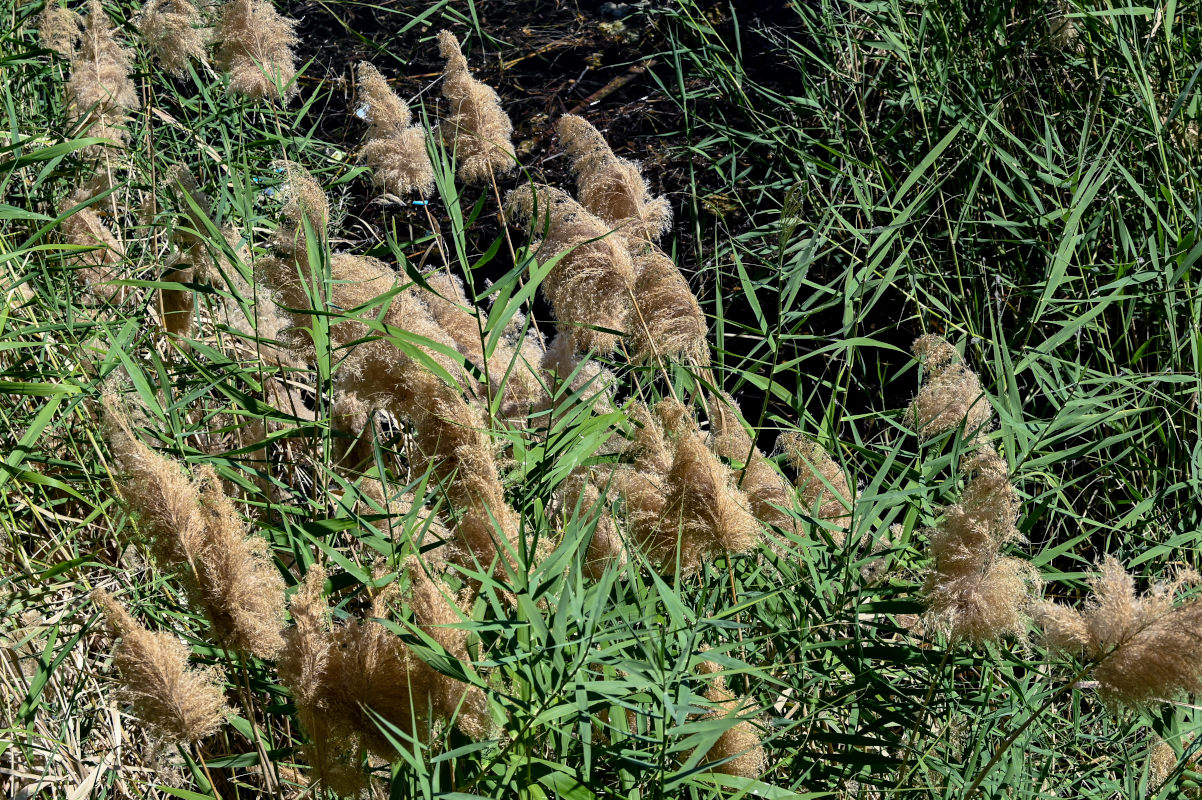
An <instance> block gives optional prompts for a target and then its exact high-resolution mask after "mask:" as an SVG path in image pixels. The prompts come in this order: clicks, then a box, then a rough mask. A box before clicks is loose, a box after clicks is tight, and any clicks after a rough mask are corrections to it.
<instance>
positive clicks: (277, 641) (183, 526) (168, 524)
mask: <svg viewBox="0 0 1202 800" xmlns="http://www.w3.org/2000/svg"><path fill="white" fill-rule="evenodd" d="M108 409H109V410H108V427H109V440H110V442H111V445H112V449H113V454H114V456H115V457H116V459H117V464H118V467H119V468H120V470H121V471H122V473H124V476H125V481H124V482H123V483H122V484H121V496H122V499H123V500H124V501H125V502H126V504H127V505H128V506H129V507H130V509H131V510H132V511H134V512H136V513H137V514H138V515H139V517H140V518H141V520H142V523H143V525H144V526H145V527H146V528H147V532H148V533H149V534H150V536H151V540H152V543H153V544H154V548H155V552H156V553H157V554H158V555H159V557H160V558H162V559H163V560H164V561H166V562H167V563H168V564H169V565H171V566H178V567H183V568H185V569H184V580H185V585H186V586H187V587H188V590H189V595H190V597H191V598H192V599H193V601H194V602H196V604H197V605H198V606H200V608H201V609H203V610H204V612H205V615H206V616H207V617H208V618H209V621H210V622H211V623H212V625H213V631H214V633H215V634H216V636H217V637H218V639H219V640H220V641H221V642H222V643H223V644H226V645H228V646H230V647H233V648H234V649H236V650H238V651H240V652H244V653H250V654H252V655H256V656H260V657H262V658H270V657H272V656H274V655H275V654H276V652H278V651H279V649H280V647H281V646H282V645H283V639H282V638H281V627H282V625H283V616H284V584H283V580H282V579H281V578H280V575H279V573H278V571H276V569H275V567H274V565H272V563H271V561H270V558H269V555H268V549H267V543H266V541H264V540H263V539H260V538H258V537H252V536H248V535H247V532H246V529H245V526H244V525H243V523H242V521H241V519H240V518H239V516H238V513H237V511H236V510H235V508H234V505H233V503H232V502H231V501H230V499H229V498H228V497H227V496H226V495H225V493H224V491H222V489H221V484H220V481H219V479H218V478H217V475H216V473H214V472H213V471H212V468H209V467H206V468H202V469H201V470H200V472H199V474H198V477H197V479H195V480H193V479H192V478H189V477H188V476H186V475H184V474H183V471H182V469H181V468H180V465H179V464H178V463H176V462H174V461H172V460H171V459H169V458H167V457H165V456H162V455H159V454H158V453H155V452H154V451H152V450H151V449H150V448H148V447H146V445H144V444H142V443H141V442H140V441H138V439H137V438H136V437H135V436H134V434H133V432H132V430H131V429H130V426H129V422H128V420H127V419H126V418H125V417H124V416H123V415H122V414H121V413H120V412H119V411H117V410H116V407H115V404H114V403H112V402H111V401H110V402H109V404H108Z"/></svg>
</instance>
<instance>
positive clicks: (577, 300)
mask: <svg viewBox="0 0 1202 800" xmlns="http://www.w3.org/2000/svg"><path fill="white" fill-rule="evenodd" d="M506 207H507V209H508V212H509V215H510V219H511V220H517V221H521V220H528V221H530V222H531V224H532V227H533V229H534V232H535V234H536V235H541V236H542V240H541V242H540V243H539V245H538V250H537V255H538V259H539V261H540V262H542V263H546V262H547V261H548V260H550V259H552V258H554V257H556V256H559V261H558V262H557V263H556V264H555V266H554V267H553V268H552V269H551V272H550V274H548V275H547V277H546V279H545V280H544V281H543V283H542V291H543V294H544V295H545V296H546V298H547V300H548V301H549V302H550V303H551V307H552V309H553V310H554V312H555V319H556V322H557V323H558V325H559V331H560V333H561V334H565V335H567V336H568V337H570V339H571V342H572V345H573V346H574V347H575V349H576V350H579V351H586V350H594V351H596V352H598V353H609V352H612V351H613V350H614V348H615V347H616V346H617V343H618V335H619V334H620V333H622V332H624V331H626V330H627V327H628V325H629V321H630V315H631V291H632V289H633V286H634V278H635V271H634V264H633V263H632V261H631V259H630V254H629V253H628V252H627V251H626V248H625V247H624V246H623V243H622V241H621V239H620V237H618V236H616V235H609V234H610V228H608V227H607V226H606V225H605V223H604V222H602V221H601V220H600V219H598V218H597V217H595V216H593V215H592V214H590V213H589V212H588V211H587V210H585V209H584V208H583V207H582V206H581V205H580V204H579V203H577V202H576V201H575V200H573V199H572V198H571V197H569V196H568V195H567V194H566V193H565V192H562V191H560V190H559V189H555V188H553V187H550V186H536V187H531V186H528V185H527V186H519V187H518V188H516V189H514V190H513V191H511V192H510V193H509V196H508V197H507V198H506Z"/></svg>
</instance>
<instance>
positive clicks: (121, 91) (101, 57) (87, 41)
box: [67, 0, 141, 156]
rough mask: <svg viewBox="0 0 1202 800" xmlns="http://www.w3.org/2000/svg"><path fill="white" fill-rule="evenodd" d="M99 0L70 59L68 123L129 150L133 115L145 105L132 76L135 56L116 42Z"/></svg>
mask: <svg viewBox="0 0 1202 800" xmlns="http://www.w3.org/2000/svg"><path fill="white" fill-rule="evenodd" d="M115 34H116V29H115V28H114V27H113V24H112V23H111V22H110V21H109V18H108V14H107V13H105V10H104V6H103V5H102V4H101V2H100V0H88V15H87V17H85V18H84V30H83V37H82V40H81V43H80V46H79V49H78V50H76V51H75V56H74V58H72V59H71V77H70V78H69V79H68V81H67V120H68V122H71V123H76V124H80V125H81V126H82V127H84V128H85V129H86V132H85V135H87V136H97V137H100V138H103V139H110V140H112V141H113V142H114V143H115V144H116V145H117V146H118V147H124V146H125V144H126V142H127V141H128V140H129V128H128V124H129V121H130V114H131V113H132V112H133V111H135V110H136V109H137V108H138V107H139V106H140V105H141V104H140V102H139V100H138V92H137V88H136V87H135V86H134V82H133V80H132V79H131V78H130V76H129V73H130V68H131V66H132V64H133V59H134V54H133V51H132V50H130V49H129V48H128V47H125V46H124V45H122V44H121V43H120V42H118V41H117V38H116V35H115ZM104 149H105V145H102V144H101V145H92V146H90V147H88V148H86V149H85V151H84V152H85V154H86V155H90V156H99V155H100V154H102V153H103V152H104Z"/></svg>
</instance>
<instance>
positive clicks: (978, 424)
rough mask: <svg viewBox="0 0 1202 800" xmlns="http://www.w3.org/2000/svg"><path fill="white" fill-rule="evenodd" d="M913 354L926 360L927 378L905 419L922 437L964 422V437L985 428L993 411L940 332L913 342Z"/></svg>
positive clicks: (975, 381) (975, 379)
mask: <svg viewBox="0 0 1202 800" xmlns="http://www.w3.org/2000/svg"><path fill="white" fill-rule="evenodd" d="M913 351H914V355H916V356H917V357H918V358H920V359H924V360H925V364H926V369H927V380H926V382H925V383H924V384H923V386H922V389H921V390H919V392H918V396H917V397H915V398H914V402H913V403H912V404H911V405H910V408H909V410H908V411H907V412H906V419H907V420H908V421H909V422H910V423H911V424H912V425H913V426H914V430H915V431H917V433H918V435H919V436H920V437H921V438H923V439H930V438H932V437H935V436H938V435H939V434H941V433H946V432H947V431H950V430H955V429H956V428H959V427H960V426H963V430H964V435H965V436H966V437H970V438H971V437H976V436H977V435H979V434H980V433H982V432H983V431H984V428H985V425H986V423H987V422H988V421H989V418H990V416H992V414H993V409H992V408H991V407H990V405H989V400H988V398H986V397H985V394H984V391H983V390H982V389H981V381H980V380H979V379H978V378H977V375H976V373H975V372H973V371H972V370H970V369H969V368H968V367H966V366H964V365H963V364H962V363H960V355H959V354H958V353H957V352H956V348H954V347H952V346H951V345H950V344H948V342H947V340H945V339H944V338H943V337H941V336H935V335H927V336H922V337H919V338H918V339H917V340H916V341H915V342H914V347H913Z"/></svg>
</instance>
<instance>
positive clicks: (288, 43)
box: [214, 0, 297, 100]
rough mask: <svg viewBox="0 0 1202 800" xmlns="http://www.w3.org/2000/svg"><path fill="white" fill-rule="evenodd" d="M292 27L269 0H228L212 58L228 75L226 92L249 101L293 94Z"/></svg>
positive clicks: (293, 57)
mask: <svg viewBox="0 0 1202 800" xmlns="http://www.w3.org/2000/svg"><path fill="white" fill-rule="evenodd" d="M295 29H296V23H295V22H293V21H292V20H290V19H286V18H285V17H282V16H280V14H279V12H277V11H276V10H275V6H273V5H272V4H271V2H270V0H230V1H229V2H228V3H226V4H225V5H224V6H222V9H221V26H220V28H219V29H218V33H217V39H218V45H217V51H216V53H215V56H214V60H215V62H216V64H217V67H218V69H221V70H224V71H225V72H228V73H229V74H230V85H229V92H230V94H240V95H242V96H244V97H246V98H248V99H250V100H262V99H264V98H266V97H272V96H275V97H279V98H280V99H281V100H287V99H288V98H289V97H291V96H292V95H293V94H295V93H296V90H297V87H296V83H295V82H294V80H293V79H294V78H295V77H296V54H295V53H294V52H293V48H294V47H295V46H296V43H297V37H296V30H295Z"/></svg>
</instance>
